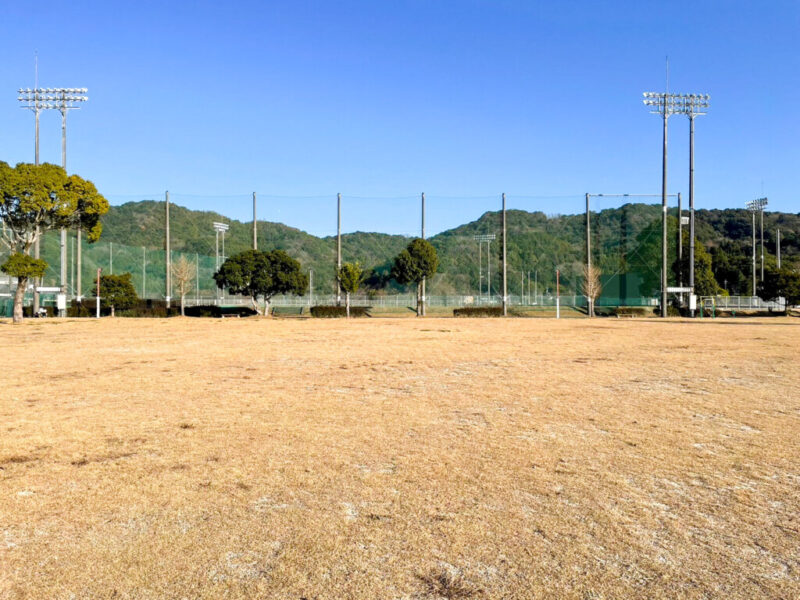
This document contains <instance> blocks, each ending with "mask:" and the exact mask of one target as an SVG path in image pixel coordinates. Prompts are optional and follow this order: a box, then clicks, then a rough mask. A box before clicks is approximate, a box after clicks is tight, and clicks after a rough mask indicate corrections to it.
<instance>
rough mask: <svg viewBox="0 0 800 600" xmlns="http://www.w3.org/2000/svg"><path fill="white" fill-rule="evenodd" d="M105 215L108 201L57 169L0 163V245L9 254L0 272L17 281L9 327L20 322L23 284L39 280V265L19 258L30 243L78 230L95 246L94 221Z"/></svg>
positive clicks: (99, 225)
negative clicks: (53, 231)
mask: <svg viewBox="0 0 800 600" xmlns="http://www.w3.org/2000/svg"><path fill="white" fill-rule="evenodd" d="M107 212H108V201H107V200H106V199H105V198H104V197H103V196H102V195H100V194H99V193H98V191H97V188H95V186H94V184H93V183H92V182H91V181H88V180H86V179H83V178H81V177H79V176H78V175H69V176H68V175H67V173H66V171H65V170H64V169H62V168H61V167H58V166H56V165H51V164H48V163H45V164H42V165H32V164H29V163H19V164H17V165H16V166H15V167H11V166H9V165H8V163H5V162H2V161H0V221H2V230H0V243H2V244H3V245H4V246H6V248H8V250H9V251H10V252H11V258H10V259H9V261H7V262H6V263H5V265H4V266H5V267H6V268H7V269H8V270H7V271H6V272H7V273H8V274H9V275H12V276H13V277H16V278H17V291H16V293H15V295H14V322H15V323H19V322H21V321H22V302H23V299H24V297H25V289H26V288H27V286H28V279H30V278H31V277H41V276H42V274H43V270H44V267H46V263H44V262H43V261H42V262H37V261H35V260H34V259H31V258H30V257H28V258H24V257H25V256H27V255H29V254H30V250H31V248H32V247H33V245H34V244H35V243H36V241H37V240H38V239H39V238H40V237H41V236H42V235H43V234H44V233H45V232H46V231H49V230H51V229H60V228H72V229H76V228H78V229H81V230H83V231H85V232H86V237H87V239H88V240H89V242H95V241H97V240H98V239H99V238H100V233H101V232H102V231H103V225H102V223H101V222H100V217H102V216H103V215H104V214H106V213H107ZM42 265H44V267H42ZM12 271H13V273H12Z"/></svg>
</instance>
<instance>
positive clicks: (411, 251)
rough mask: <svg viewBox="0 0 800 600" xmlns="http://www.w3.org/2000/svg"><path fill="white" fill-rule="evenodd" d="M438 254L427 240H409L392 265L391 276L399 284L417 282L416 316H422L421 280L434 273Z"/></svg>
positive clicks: (437, 263)
mask: <svg viewBox="0 0 800 600" xmlns="http://www.w3.org/2000/svg"><path fill="white" fill-rule="evenodd" d="M438 266H439V256H438V254H437V253H436V248H434V247H433V244H431V243H430V242H429V241H428V240H423V239H422V238H415V239H413V240H411V243H410V244H408V247H406V248H405V250H403V251H402V252H400V254H398V255H397V258H395V259H394V264H393V265H392V272H391V275H392V278H393V279H394V280H395V281H397V283H399V284H401V285H407V284H409V283H416V284H417V316H422V306H423V304H422V303H423V299H422V282H423V281H424V280H425V279H426V278H428V277H431V276H432V275H433V274H434V273H436V269H437V267H438Z"/></svg>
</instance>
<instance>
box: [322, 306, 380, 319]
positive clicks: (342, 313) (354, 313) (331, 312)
mask: <svg viewBox="0 0 800 600" xmlns="http://www.w3.org/2000/svg"><path fill="white" fill-rule="evenodd" d="M370 310H372V307H371V306H351V307H350V316H351V317H370V316H372V315H370V314H369V311H370ZM311 316H312V317H318V318H322V319H336V318H340V317H346V316H347V309H346V308H345V307H344V306H312V307H311Z"/></svg>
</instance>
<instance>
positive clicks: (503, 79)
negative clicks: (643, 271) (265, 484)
mask: <svg viewBox="0 0 800 600" xmlns="http://www.w3.org/2000/svg"><path fill="white" fill-rule="evenodd" d="M798 32H800V3H798V2H795V1H784V2H781V1H777V2H775V1H773V2H769V3H759V2H736V1H734V2H731V1H727V2H680V1H674V2H670V3H668V4H664V3H654V2H642V1H640V2H630V3H628V2H613V3H612V2H549V3H540V2H511V1H502V0H498V1H493V2H490V1H488V0H487V1H478V0H464V1H461V2H435V1H431V0H427V1H424V0H413V1H406V0H395V1H392V2H379V1H341V2H306V1H301V0H292V1H285V2H248V1H240V2H235V3H221V2H173V3H162V2H146V1H145V2H136V3H134V2H82V1H80V0H77V1H73V2H69V3H66V4H64V3H55V2H48V1H40V2H37V3H34V4H26V3H4V6H3V18H2V24H1V25H0V33H1V34H2V35H0V49H2V55H3V69H2V70H0V83H1V84H2V85H1V86H0V89H3V90H5V92H4V93H3V94H0V160H5V161H6V162H9V163H16V162H19V161H32V160H33V116H32V114H31V113H29V112H27V111H23V110H21V109H20V108H19V107H18V104H19V103H18V102H17V100H16V89H17V88H19V87H33V62H34V52H37V51H38V56H39V74H40V75H39V82H40V85H42V86H45V87H54V86H65V87H73V86H75V87H87V88H89V97H90V101H89V102H87V103H86V105H85V106H84V108H82V109H81V110H80V111H76V112H73V113H71V114H70V116H69V123H68V128H69V129H68V142H69V149H68V161H69V163H68V166H69V170H70V171H74V172H78V173H80V174H81V175H83V176H85V177H88V178H90V179H92V180H93V181H94V182H95V183H96V184H97V185H98V188H99V189H100V191H101V192H103V193H104V194H106V195H107V196H108V197H109V198H110V199H111V200H112V202H114V203H120V202H122V201H126V200H133V199H139V198H145V197H159V198H160V197H162V196H163V191H164V190H167V189H168V190H170V191H171V193H172V195H173V199H174V200H175V201H176V202H178V203H179V204H184V205H187V206H191V207H193V208H204V209H206V208H212V209H216V210H218V211H220V212H222V213H223V214H226V215H228V216H230V217H233V218H237V217H238V218H248V211H249V194H250V193H251V192H252V191H254V190H255V191H257V192H258V193H259V194H260V195H261V196H262V197H263V199H262V201H261V202H260V205H261V206H262V208H263V210H262V212H261V214H260V216H263V218H266V219H270V220H281V221H284V222H287V223H288V224H290V225H293V226H297V227H300V228H302V229H306V230H309V231H312V232H314V233H331V232H332V231H333V230H334V229H335V194H336V193H337V192H341V193H342V194H343V197H344V206H345V213H344V217H343V226H344V229H345V230H354V229H369V230H380V231H387V232H399V233H413V232H414V231H415V230H416V228H417V226H418V224H417V223H418V194H419V193H420V192H422V191H424V192H426V194H427V196H428V199H429V202H428V205H429V211H430V217H429V221H428V228H429V231H430V232H434V231H437V230H441V229H443V228H446V227H450V226H453V225H455V224H458V223H462V222H465V221H468V220H472V219H474V218H476V217H478V216H479V215H480V214H482V213H483V212H484V211H486V210H494V209H497V208H499V194H500V193H501V192H506V193H507V194H508V196H509V206H510V207H513V208H525V209H529V210H534V209H535V210H544V211H545V212H547V213H569V212H576V211H579V210H580V209H581V203H582V194H583V193H584V192H587V191H594V192H618V191H621V192H639V193H641V192H653V193H659V192H660V181H661V153H660V147H661V123H660V121H659V118H658V117H657V116H655V115H650V114H648V112H647V110H646V109H645V107H644V106H643V105H642V102H641V94H642V92H643V91H647V90H654V91H660V90H662V89H663V88H664V85H665V81H664V79H665V76H664V59H665V56H667V55H669V58H670V89H671V90H672V91H676V92H686V93H689V92H704V93H709V94H711V96H712V107H711V111H710V114H709V115H708V116H705V117H702V118H700V119H698V121H697V134H696V144H697V151H696V169H697V170H696V198H697V206H698V208H712V207H738V206H742V205H743V204H744V202H745V201H746V200H749V199H752V198H755V197H759V196H761V195H762V190H763V194H764V195H767V196H768V197H769V198H770V207H771V208H773V209H775V210H784V211H791V212H797V211H798V210H800V208H798V202H797V190H798V189H800V150H798V148H799V146H798V139H800V117H798V114H797V107H798V105H800V77H799V76H800V52H798V51H797V48H796V44H797V36H798ZM59 136H60V118H59V116H58V114H57V113H52V114H46V115H44V116H43V117H42V137H41V144H42V160H46V161H50V162H55V163H58V162H59V161H60V141H59ZM669 185H670V191H681V192H683V193H684V195H686V194H687V193H688V121H687V119H685V118H683V117H672V118H671V119H670V173H669ZM608 205H611V202H608Z"/></svg>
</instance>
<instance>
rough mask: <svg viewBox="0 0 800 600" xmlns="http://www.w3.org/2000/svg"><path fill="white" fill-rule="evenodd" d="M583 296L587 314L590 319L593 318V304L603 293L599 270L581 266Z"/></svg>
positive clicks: (593, 267)
mask: <svg viewBox="0 0 800 600" xmlns="http://www.w3.org/2000/svg"><path fill="white" fill-rule="evenodd" d="M581 287H582V291H583V295H584V296H586V301H587V314H588V315H589V316H590V317H593V316H594V303H595V301H596V300H597V298H598V297H599V296H600V292H601V291H603V286H602V285H601V284H600V269H598V268H597V267H595V266H594V265H592V266H591V267H589V266H587V265H584V266H583V285H582V286H581Z"/></svg>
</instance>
